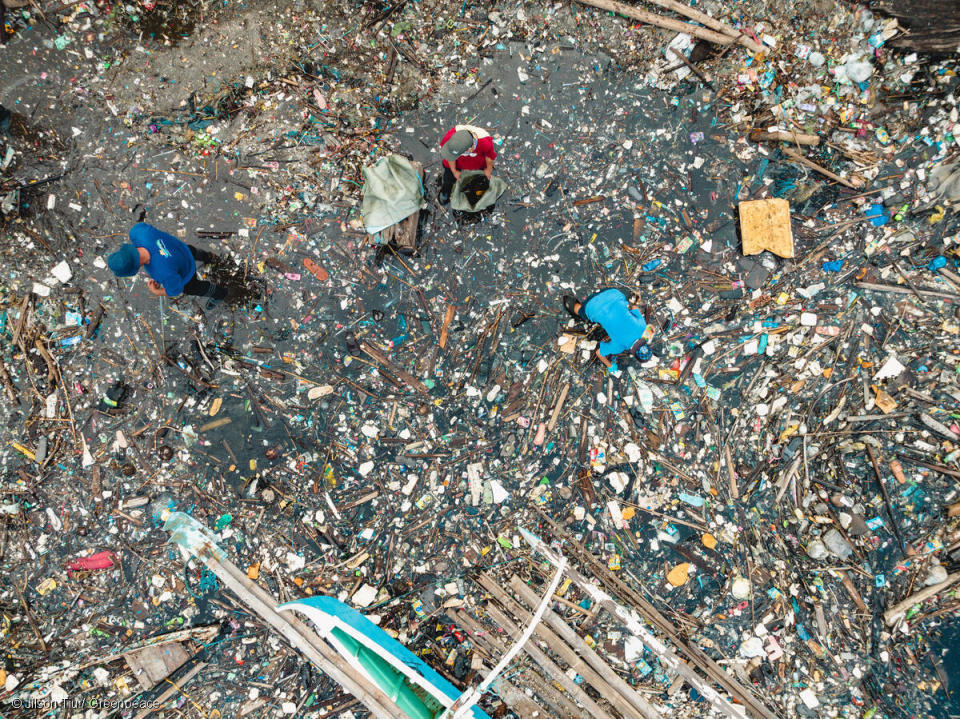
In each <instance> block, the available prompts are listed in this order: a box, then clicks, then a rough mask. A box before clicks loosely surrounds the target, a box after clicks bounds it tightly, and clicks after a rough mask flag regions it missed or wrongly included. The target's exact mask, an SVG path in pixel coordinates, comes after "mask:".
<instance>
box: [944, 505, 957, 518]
mask: <svg viewBox="0 0 960 719" xmlns="http://www.w3.org/2000/svg"><path fill="white" fill-rule="evenodd" d="M946 509H947V516H948V517H960V502H954V503H953V504H948V505H947V507H946Z"/></svg>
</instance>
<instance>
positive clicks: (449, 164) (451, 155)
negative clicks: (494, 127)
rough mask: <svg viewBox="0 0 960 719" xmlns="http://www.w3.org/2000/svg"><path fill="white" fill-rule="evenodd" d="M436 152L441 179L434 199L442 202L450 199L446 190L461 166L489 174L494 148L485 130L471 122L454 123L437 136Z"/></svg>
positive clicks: (456, 178) (457, 177) (451, 185)
mask: <svg viewBox="0 0 960 719" xmlns="http://www.w3.org/2000/svg"><path fill="white" fill-rule="evenodd" d="M440 156H441V157H442V158H443V181H442V182H441V184H440V197H439V198H438V199H439V200H440V203H441V204H443V205H445V204H447V203H448V202H450V190H452V189H453V183H454V182H456V181H457V180H459V179H460V173H461V172H462V171H463V170H483V174H485V175H486V176H487V178H488V179H489V178H490V175H491V174H493V161H494V160H495V159H497V151H496V150H494V149H493V138H492V137H490V133H489V132H487V131H486V130H483V129H481V128H479V127H474V126H473V125H454V126H453V127H451V128H450V129H449V130H448V131H447V134H446V135H444V136H443V138H442V139H441V140H440Z"/></svg>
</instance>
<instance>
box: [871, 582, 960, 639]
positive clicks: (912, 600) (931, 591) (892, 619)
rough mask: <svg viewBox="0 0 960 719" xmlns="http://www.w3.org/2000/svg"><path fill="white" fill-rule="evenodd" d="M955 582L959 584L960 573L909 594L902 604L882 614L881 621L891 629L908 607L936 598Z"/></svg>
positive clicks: (895, 605)
mask: <svg viewBox="0 0 960 719" xmlns="http://www.w3.org/2000/svg"><path fill="white" fill-rule="evenodd" d="M957 582H960V572H954V573H953V574H951V575H950V576H948V577H947V578H946V579H945V580H944V581H942V582H940V583H939V584H934V585H933V586H931V587H926V588H925V589H921V590H920V591H919V592H917V593H916V594H911V595H910V596H909V597H907V598H906V599H904V600H903V601H902V602H899V603H898V604H894V605H893V606H892V607H890V608H889V609H888V610H887V611H885V612H884V613H883V621H885V622H886V623H887V626H888V627H892V626H893V625H894V624H896V623H897V620H898V619H900V617H901V616H902V615H903V614H905V613H906V611H907V610H908V609H909V608H910V607H912V606H913V605H914V604H919V603H920V602H924V601H926V600H927V599H930V598H931V597H933V596H936V595H937V594H939V593H940V592H943V591H945V590H947V589H949V588H950V587H952V586H953V585H954V584H956V583H957Z"/></svg>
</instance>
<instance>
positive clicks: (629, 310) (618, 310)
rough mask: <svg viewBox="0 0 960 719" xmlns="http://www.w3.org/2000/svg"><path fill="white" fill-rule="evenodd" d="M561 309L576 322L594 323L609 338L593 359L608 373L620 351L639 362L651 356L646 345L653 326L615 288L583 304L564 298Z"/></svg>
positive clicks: (597, 294) (614, 370)
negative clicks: (628, 353) (602, 365)
mask: <svg viewBox="0 0 960 719" xmlns="http://www.w3.org/2000/svg"><path fill="white" fill-rule="evenodd" d="M563 308H564V309H565V310H566V311H567V312H569V313H570V315H571V316H572V317H573V318H574V319H576V320H583V321H586V322H595V323H597V324H599V325H600V326H601V327H603V329H604V330H605V331H606V333H607V335H608V336H609V337H610V339H609V341H607V342H601V343H600V344H599V346H598V347H597V358H598V359H599V360H600V361H601V362H602V363H603V364H604V365H605V366H606V367H608V368H609V369H610V371H611V372H616V371H617V369H618V368H617V361H616V356H617V355H619V354H621V353H623V352H628V351H629V352H630V354H631V355H633V356H634V357H636V358H637V359H638V360H639V361H641V362H646V361H647V360H649V359H650V358H651V357H652V356H653V352H652V350H651V349H650V345H649V342H650V339H651V338H652V337H653V332H654V330H653V327H652V326H650V325H649V324H648V323H647V320H646V318H645V317H644V315H643V312H641V311H640V309H638V308H636V307H631V305H630V302H629V300H628V299H627V296H626V295H625V294H624V293H623V292H621V291H620V290H618V289H616V288H615V287H611V288H607V289H604V290H600V291H599V292H595V293H594V294H592V295H590V296H589V297H587V299H585V300H584V301H583V302H580V301H579V300H577V299H576V298H575V297H573V296H572V295H564V296H563Z"/></svg>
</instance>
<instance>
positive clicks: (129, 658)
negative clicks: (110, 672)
mask: <svg viewBox="0 0 960 719" xmlns="http://www.w3.org/2000/svg"><path fill="white" fill-rule="evenodd" d="M189 659H190V654H189V653H188V652H187V650H186V649H184V648H183V645H182V644H181V643H180V642H170V643H169V644H164V645H163V646H158V647H146V648H145V649H139V650H137V651H135V652H131V653H130V654H127V655H126V656H125V657H124V660H125V661H126V663H127V666H128V667H130V670H131V671H132V672H133V675H134V676H135V677H136V678H137V681H138V682H140V686H141V687H142V688H143V690H144V691H150V690H151V689H153V688H154V687H155V686H157V684H159V683H160V682H162V681H163V680H164V679H166V678H167V677H168V676H170V675H171V674H173V673H174V672H175V671H177V669H179V668H180V667H182V666H183V665H184V664H186V663H187V661H188V660H189Z"/></svg>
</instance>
